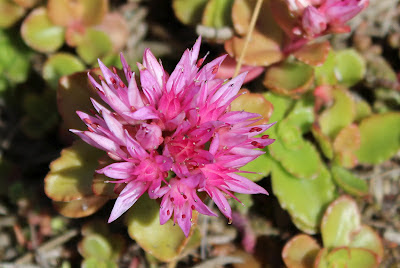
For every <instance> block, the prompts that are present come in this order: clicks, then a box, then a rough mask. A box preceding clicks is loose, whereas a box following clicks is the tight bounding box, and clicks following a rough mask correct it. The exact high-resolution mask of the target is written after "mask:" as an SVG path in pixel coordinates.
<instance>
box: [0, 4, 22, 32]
mask: <svg viewBox="0 0 400 268" xmlns="http://www.w3.org/2000/svg"><path fill="white" fill-rule="evenodd" d="M24 14H25V9H24V8H23V7H21V6H19V5H17V4H16V3H14V1H11V0H0V28H8V27H11V26H12V25H13V24H14V23H16V22H17V21H18V20H19V19H20V18H21V17H22V16H23V15H24Z"/></svg>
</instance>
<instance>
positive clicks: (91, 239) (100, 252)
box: [79, 234, 112, 260]
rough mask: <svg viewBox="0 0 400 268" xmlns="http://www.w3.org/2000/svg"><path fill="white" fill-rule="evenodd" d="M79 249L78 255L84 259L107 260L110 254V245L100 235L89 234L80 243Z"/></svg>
mask: <svg viewBox="0 0 400 268" xmlns="http://www.w3.org/2000/svg"><path fill="white" fill-rule="evenodd" d="M79 248H80V250H79V253H80V254H81V255H82V256H83V257H84V258H90V257H95V258H96V259H98V260H107V259H109V258H110V257H111V254H112V248H111V244H110V243H109V241H108V240H107V239H106V238H105V237H104V236H102V235H100V234H90V235H87V236H85V237H84V238H83V240H82V241H81V244H80V245H79Z"/></svg>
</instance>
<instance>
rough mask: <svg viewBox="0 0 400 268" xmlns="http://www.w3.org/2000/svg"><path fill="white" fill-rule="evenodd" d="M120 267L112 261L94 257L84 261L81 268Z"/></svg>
mask: <svg viewBox="0 0 400 268" xmlns="http://www.w3.org/2000/svg"><path fill="white" fill-rule="evenodd" d="M117 267H118V265H117V264H116V263H115V262H114V261H111V260H99V259H96V258H94V257H90V258H87V259H84V260H83V262H82V265H81V268H117Z"/></svg>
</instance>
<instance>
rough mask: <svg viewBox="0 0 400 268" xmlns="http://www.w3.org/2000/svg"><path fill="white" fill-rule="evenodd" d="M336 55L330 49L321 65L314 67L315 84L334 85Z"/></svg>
mask: <svg viewBox="0 0 400 268" xmlns="http://www.w3.org/2000/svg"><path fill="white" fill-rule="evenodd" d="M335 65H336V57H335V52H334V51H333V50H331V51H330V52H329V54H328V57H327V58H326V60H325V62H324V64H323V65H321V66H317V67H315V81H316V83H317V85H319V86H320V85H336V84H337V78H336V75H335Z"/></svg>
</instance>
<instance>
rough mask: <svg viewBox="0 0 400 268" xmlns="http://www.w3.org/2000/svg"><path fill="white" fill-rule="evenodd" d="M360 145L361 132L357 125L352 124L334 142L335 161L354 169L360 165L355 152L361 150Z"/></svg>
mask: <svg viewBox="0 0 400 268" xmlns="http://www.w3.org/2000/svg"><path fill="white" fill-rule="evenodd" d="M360 143H361V142H360V130H359V128H358V126H357V125H355V124H351V125H348V126H346V127H345V128H343V129H342V130H341V131H340V132H339V134H338V135H337V136H336V138H335V140H334V142H333V150H334V151H335V153H336V157H335V161H337V162H339V163H340V164H341V165H342V166H343V167H346V168H353V167H354V166H355V165H356V164H357V163H358V161H357V158H356V156H355V155H354V152H355V151H356V150H358V149H359V148H360Z"/></svg>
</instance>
